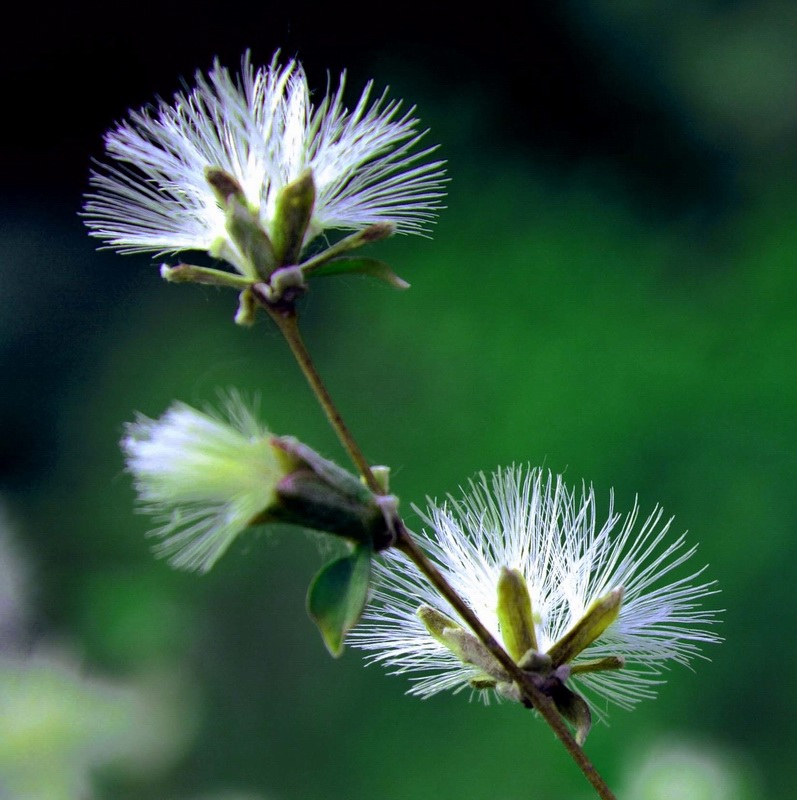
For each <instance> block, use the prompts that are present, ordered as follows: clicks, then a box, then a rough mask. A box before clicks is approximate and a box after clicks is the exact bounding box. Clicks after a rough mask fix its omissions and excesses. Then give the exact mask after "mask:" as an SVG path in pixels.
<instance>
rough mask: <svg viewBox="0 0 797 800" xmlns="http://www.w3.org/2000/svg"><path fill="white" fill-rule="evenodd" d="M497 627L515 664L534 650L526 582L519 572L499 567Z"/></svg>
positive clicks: (532, 618)
mask: <svg viewBox="0 0 797 800" xmlns="http://www.w3.org/2000/svg"><path fill="white" fill-rule="evenodd" d="M497 612H498V624H499V625H500V626H501V638H502V639H503V640H504V645H505V646H506V649H507V651H508V652H509V655H511V656H512V658H513V659H514V660H515V661H518V659H520V658H522V657H523V655H524V654H525V653H527V652H528V651H529V650H536V649H537V636H536V633H535V630H534V617H533V615H532V609H531V596H530V595H529V589H528V585H527V584H526V579H525V578H524V577H523V574H522V573H521V572H520V570H517V569H508V568H507V567H502V568H501V575H500V576H499V578H498V606H497Z"/></svg>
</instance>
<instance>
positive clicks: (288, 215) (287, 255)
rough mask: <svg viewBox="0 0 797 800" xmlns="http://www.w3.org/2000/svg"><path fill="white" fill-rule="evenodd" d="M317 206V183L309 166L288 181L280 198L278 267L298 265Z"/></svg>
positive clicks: (274, 231)
mask: <svg viewBox="0 0 797 800" xmlns="http://www.w3.org/2000/svg"><path fill="white" fill-rule="evenodd" d="M314 207H315V182H314V181H313V173H312V172H311V171H310V170H309V169H308V170H306V171H305V172H304V173H303V174H302V175H300V176H299V177H298V178H297V179H296V180H295V181H292V182H291V183H289V184H287V185H286V186H285V187H284V188H283V189H282V191H281V192H280V193H279V196H278V197H277V208H276V211H275V214H274V222H273V223H272V225H271V236H272V241H273V243H274V254H275V256H276V258H277V266H280V267H285V266H289V265H291V264H296V263H297V262H298V261H299V254H300V253H301V252H302V246H303V245H304V236H305V234H306V233H307V229H308V227H309V226H310V218H311V217H312V216H313V208H314Z"/></svg>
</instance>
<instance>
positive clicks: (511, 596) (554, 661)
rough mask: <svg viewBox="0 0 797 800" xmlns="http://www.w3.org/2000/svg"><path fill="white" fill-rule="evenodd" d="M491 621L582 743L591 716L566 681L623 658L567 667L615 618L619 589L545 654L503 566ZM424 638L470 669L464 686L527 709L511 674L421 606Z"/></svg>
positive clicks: (525, 599) (524, 593)
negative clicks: (495, 619)
mask: <svg viewBox="0 0 797 800" xmlns="http://www.w3.org/2000/svg"><path fill="white" fill-rule="evenodd" d="M497 594H498V603H497V608H496V612H497V617H498V625H499V628H500V631H501V638H502V640H503V644H504V647H505V648H506V650H507V653H508V654H509V655H510V656H511V657H512V659H513V660H514V661H515V663H516V664H517V665H518V667H520V669H521V670H523V672H524V673H525V674H526V676H527V677H528V679H529V680H530V681H531V682H532V683H533V684H534V686H535V687H536V688H537V689H538V690H539V691H540V692H542V693H543V694H544V695H545V696H546V697H548V698H550V699H551V700H552V702H553V703H554V705H555V706H556V708H557V710H558V711H559V713H560V714H561V715H562V716H563V717H564V718H565V720H567V722H569V723H570V725H572V727H573V729H574V731H575V737H576V741H577V742H578V743H579V745H581V744H583V743H584V741H585V740H586V737H587V734H588V733H589V730H590V728H591V726H592V715H591V712H590V708H589V705H588V703H587V702H586V700H585V699H584V698H583V697H581V696H580V695H579V694H577V693H576V692H574V691H572V689H570V688H568V686H567V682H568V680H569V679H570V677H571V676H572V675H577V674H579V673H581V674H583V673H587V672H598V671H602V670H614V669H620V668H622V667H623V666H624V660H623V659H622V658H620V657H615V656H609V657H605V658H600V659H593V660H582V661H579V662H576V663H572V662H573V660H574V659H576V658H577V657H578V656H579V655H580V654H581V653H582V652H583V651H584V650H585V649H586V648H587V647H589V645H591V644H592V643H593V642H594V641H595V640H596V639H598V638H599V637H600V636H601V635H602V634H603V633H604V632H605V631H606V629H607V628H608V627H609V626H610V625H611V624H612V623H613V622H614V620H615V619H617V616H618V614H619V612H620V605H621V603H622V597H623V589H622V587H619V588H617V589H614V590H612V591H610V592H608V593H607V594H605V595H604V596H602V597H600V598H598V599H597V600H596V601H594V602H593V603H592V605H591V606H590V607H589V608H588V609H587V611H586V612H585V614H584V615H583V616H582V617H581V619H579V620H578V622H576V623H575V624H574V625H573V626H572V627H571V628H570V629H569V630H568V631H567V632H566V633H565V634H564V635H563V636H562V637H560V639H558V640H557V641H556V642H555V643H554V644H553V645H552V646H551V647H549V648H548V649H547V651H541V650H540V649H539V645H538V637H537V631H536V625H537V624H538V623H539V619H537V618H536V616H535V612H534V610H533V607H532V600H531V595H530V592H529V589H528V585H527V583H526V580H525V578H524V577H523V575H522V573H521V572H520V571H519V570H517V569H509V568H507V567H503V568H502V569H501V573H500V575H499V578H498V585H497ZM416 613H417V616H418V618H419V619H420V620H421V622H422V623H423V625H424V627H425V628H426V630H427V631H428V632H429V634H430V635H431V636H432V637H433V638H434V639H435V640H436V641H438V642H439V643H440V644H442V645H444V646H445V647H446V648H447V649H448V650H450V651H451V652H452V653H453V654H454V655H455V656H456V657H457V658H458V659H459V660H460V661H461V662H462V663H463V664H467V665H469V666H471V667H474V668H475V674H474V675H473V676H472V677H471V679H470V685H471V687H472V688H474V689H478V690H482V691H485V690H494V691H495V692H497V693H498V694H499V695H501V696H503V697H506V698H508V699H510V700H514V701H515V702H520V703H522V704H523V705H525V706H527V707H532V706H531V703H530V702H529V701H528V699H527V698H526V696H525V694H524V692H523V691H522V689H521V687H519V686H518V684H517V683H516V681H515V680H514V678H513V676H512V675H510V674H509V672H508V671H507V670H506V669H505V668H504V667H503V666H502V665H501V664H499V663H498V661H497V660H496V659H495V657H494V656H493V655H492V653H490V651H489V650H488V649H487V648H486V647H485V645H484V644H483V643H482V642H481V641H479V640H478V639H477V638H476V637H475V636H474V635H473V634H472V633H470V632H468V631H466V630H465V629H464V628H463V627H462V626H460V625H459V624H458V623H456V622H454V620H452V619H450V618H449V617H447V616H446V615H445V614H443V613H442V612H440V611H438V610H437V609H433V608H431V607H429V606H421V607H420V608H419V609H418V611H417V612H416Z"/></svg>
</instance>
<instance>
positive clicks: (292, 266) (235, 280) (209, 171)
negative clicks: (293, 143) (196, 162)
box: [161, 166, 409, 326]
mask: <svg viewBox="0 0 797 800" xmlns="http://www.w3.org/2000/svg"><path fill="white" fill-rule="evenodd" d="M205 179H206V181H207V183H208V185H209V186H210V188H211V189H212V191H213V195H214V196H215V198H216V202H217V203H218V205H219V207H220V208H221V209H222V210H223V211H224V219H225V225H224V233H223V234H221V235H219V236H218V237H217V238H216V239H215V240H214V242H213V243H212V245H211V246H210V248H209V252H210V254H211V255H212V256H214V257H215V258H218V259H221V260H224V261H227V262H228V263H230V264H232V265H233V266H234V267H235V269H236V272H235V273H232V272H228V271H225V270H219V269H213V268H209V267H200V266H195V265H193V264H178V265H176V266H169V265H168V264H163V265H162V266H161V277H162V278H163V279H164V280H166V281H168V282H170V283H201V284H205V285H211V286H222V287H227V288H231V289H237V290H238V291H239V292H240V295H239V309H238V312H237V313H236V316H235V321H236V323H238V324H239V325H247V326H248V325H251V324H253V323H254V321H255V311H256V308H257V306H258V305H262V306H266V307H268V308H269V309H270V310H271V311H275V312H278V313H283V314H284V313H288V312H290V313H293V311H294V309H295V303H296V302H297V300H299V298H301V297H302V295H304V294H305V293H306V292H307V289H308V286H307V279H308V278H310V277H325V276H331V275H340V274H345V273H353V274H362V275H368V276H370V277H373V278H377V279H379V280H382V281H384V282H385V283H387V284H389V285H390V286H392V287H393V288H396V289H406V288H408V287H409V284H408V283H407V282H406V281H404V280H402V279H401V278H400V277H399V276H398V275H396V274H395V273H394V272H393V270H391V269H390V267H389V266H388V265H387V264H385V263H384V262H383V261H379V260H377V259H374V258H363V257H352V256H351V255H348V254H349V253H350V252H351V251H353V250H356V249H358V248H360V247H363V246H364V245H366V244H370V243H372V242H377V241H380V240H381V239H385V238H387V237H389V236H391V235H392V234H393V233H394V232H395V230H396V225H395V224H394V223H392V222H377V223H374V224H372V225H369V226H368V227H366V228H364V229H362V230H359V231H357V232H356V233H353V234H351V235H349V236H346V237H344V238H343V239H341V240H340V241H339V242H336V243H335V244H333V245H331V246H330V247H328V248H326V249H324V250H322V251H321V252H320V253H316V254H315V255H313V256H311V257H309V258H307V259H306V260H305V261H303V262H302V261H301V256H302V252H303V250H304V246H305V244H306V243H307V241H308V240H309V239H311V238H313V237H312V236H311V235H310V233H309V230H310V227H311V220H312V216H313V211H314V208H315V201H316V188H315V182H314V180H313V174H312V171H311V170H309V169H308V170H305V172H303V173H302V174H301V175H300V176H299V177H298V178H297V179H296V180H294V181H292V182H290V183H288V184H286V185H285V186H284V187H283V188H282V190H281V191H280V193H279V195H278V196H277V200H276V211H275V214H274V217H273V219H272V221H271V224H270V226H269V227H270V233H269V231H268V230H267V229H266V226H265V225H264V223H263V222H262V220H261V218H260V212H259V209H258V208H254V207H252V205H251V204H250V203H249V202H248V201H247V199H246V194H245V192H244V190H243V187H242V186H241V185H240V183H238V181H237V180H236V179H235V177H233V176H232V175H230V174H229V173H227V172H225V171H224V170H223V169H220V168H219V167H214V166H209V167H207V168H206V169H205Z"/></svg>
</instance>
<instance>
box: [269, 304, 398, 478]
mask: <svg viewBox="0 0 797 800" xmlns="http://www.w3.org/2000/svg"><path fill="white" fill-rule="evenodd" d="M266 310H267V311H268V313H269V314H270V315H271V318H272V319H273V320H274V322H276V323H277V327H278V328H279V329H280V332H281V333H282V335H283V336H284V337H285V341H286V342H287V343H288V346H289V347H290V348H291V352H292V353H293V355H294V357H295V358H296V361H297V363H298V364H299V367H300V368H301V370H302V372H303V373H304V377H305V378H307V382H308V383H309V384H310V388H311V389H312V390H313V394H315V396H316V397H317V398H318V402H319V403H320V404H321V408H323V409H324V413H325V414H326V415H327V419H328V420H329V423H330V425H332V428H333V429H334V431H335V433H337V435H338V439H340V442H341V444H342V445H343V446H344V447H345V448H346V452H347V453H348V454H349V457H350V458H351V460H352V461H353V462H354V464H355V466H356V467H357V470H358V471H359V473H360V474H361V475H362V476H363V479H364V480H365V482H366V484H367V485H368V488H369V489H370V490H371V491H372V492H373V493H374V494H384V490H383V489H382V488H381V487H380V486H379V483H378V482H377V480H376V478H375V477H374V473H373V472H372V470H371V466H370V464H369V463H368V460H367V459H366V458H365V456H364V455H363V452H362V450H360V446H359V445H358V444H357V441H356V440H355V438H354V437H353V436H352V434H351V431H349V429H348V427H347V426H346V423H345V422H344V421H343V417H341V415H340V412H339V411H338V409H337V407H336V406H335V404H334V403H333V402H332V397H331V396H330V394H329V392H328V391H327V387H326V386H325V384H324V382H323V380H322V379H321V376H320V375H319V374H318V370H317V369H316V368H315V364H314V363H313V359H312V358H311V356H310V352H309V350H308V349H307V346H306V345H305V343H304V339H303V338H302V334H301V332H300V331H299V322H298V317H297V315H296V312H295V311H293V310H291V311H288V312H286V313H281V312H280V311H278V310H273V309H272V308H270V307H269V306H266Z"/></svg>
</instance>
